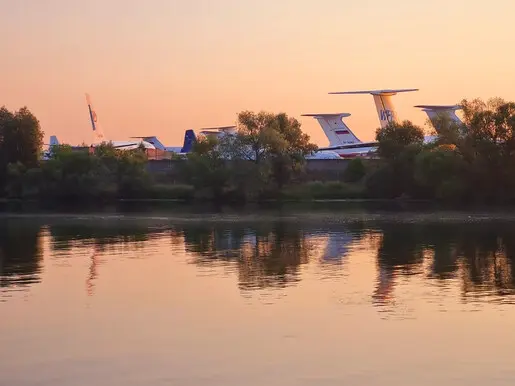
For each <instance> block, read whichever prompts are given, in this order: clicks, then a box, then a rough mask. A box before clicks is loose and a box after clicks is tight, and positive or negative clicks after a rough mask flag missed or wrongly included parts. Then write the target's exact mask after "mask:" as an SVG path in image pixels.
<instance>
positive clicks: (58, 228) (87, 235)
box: [0, 220, 515, 307]
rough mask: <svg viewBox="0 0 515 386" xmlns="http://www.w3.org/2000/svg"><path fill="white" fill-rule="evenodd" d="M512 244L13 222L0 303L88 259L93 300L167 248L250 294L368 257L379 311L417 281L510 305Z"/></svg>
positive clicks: (414, 235) (404, 227)
mask: <svg viewBox="0 0 515 386" xmlns="http://www.w3.org/2000/svg"><path fill="white" fill-rule="evenodd" d="M514 236H515V231H514V230H511V229H510V228H509V227H506V226H503V225H502V224H498V225H496V224H486V225H485V224H460V225H456V224H455V225H450V224H432V225H431V224H402V223H400V224H399V223H397V224H383V223H381V224H367V225H364V224H359V223H356V224H344V225H341V224H337V225H322V226H320V225H318V226H315V225H313V226H311V225H309V224H306V225H299V224H298V223H293V222H292V223H289V222H272V223H260V224H252V225H249V224H245V225H242V224H227V223H224V224H222V223H212V224H206V223H202V224H201V223H188V224H184V225H180V226H179V225H177V226H169V225H167V224H157V225H156V224H151V223H148V224H146V223H145V222H140V221H139V220H138V222H135V223H130V222H127V223H125V222H124V221H117V222H116V223H111V222H109V221H107V222H105V223H104V225H99V224H94V222H90V223H82V224H81V223H77V224H70V223H68V224H57V223H56V224H53V225H52V224H51V225H48V226H44V227H40V226H38V225H35V224H34V223H31V222H30V221H26V220H25V221H23V220H17V221H9V222H8V223H4V224H2V225H0V300H3V301H8V298H9V296H11V295H12V291H15V290H22V291H28V290H30V288H31V287H32V286H36V285H38V283H39V282H40V281H41V272H42V271H43V265H45V270H47V269H51V268H52V264H54V263H53V262H56V261H58V260H62V259H66V261H67V265H70V264H82V262H84V261H88V265H89V266H88V267H87V268H86V271H85V272H84V276H85V281H86V292H87V293H88V294H89V295H93V294H95V292H94V290H95V283H97V282H98V281H99V280H102V266H103V265H106V264H110V258H111V257H125V256H126V257H128V258H131V259H133V258H134V257H141V258H145V259H147V260H148V261H146V262H145V264H152V258H153V256H154V255H155V254H156V253H157V252H158V251H161V252H163V249H167V250H169V251H173V254H174V256H182V258H183V260H184V261H182V263H189V264H192V265H194V266H197V267H199V268H200V267H208V268H210V272H212V273H213V274H215V275H219V274H220V272H219V270H218V267H221V266H223V267H224V270H225V271H226V272H227V269H229V271H230V272H233V273H236V274H237V277H238V283H239V287H240V288H241V289H242V290H246V291H248V290H264V289H267V288H274V287H276V288H285V287H288V286H292V285H298V284H299V283H301V282H302V280H303V279H304V278H305V276H304V275H306V273H305V269H304V268H303V267H308V266H309V267H313V268H315V271H314V272H315V273H314V274H315V275H318V274H317V273H316V272H317V267H321V268H323V269H324V270H327V269H330V270H332V271H334V272H335V273H338V272H343V271H344V272H345V274H346V276H349V277H351V276H352V274H353V271H352V269H353V268H352V267H351V266H349V265H348V262H350V261H357V260H358V259H360V258H362V256H363V252H364V253H365V254H366V255H367V256H371V257H373V259H374V260H373V261H375V264H374V263H372V265H370V264H369V268H370V269H371V270H372V271H373V272H375V282H374V287H375V288H374V290H373V291H372V293H369V294H368V295H367V296H370V299H371V300H370V301H371V303H372V304H374V305H376V306H392V307H396V306H397V305H396V304H397V303H398V302H397V301H395V298H396V297H399V296H401V294H400V293H399V292H398V288H399V286H400V285H402V286H405V285H406V284H405V283H406V282H410V281H413V280H422V282H423V283H426V282H428V281H429V282H436V283H442V284H446V285H447V286H453V285H457V284H458V285H459V291H460V292H461V293H462V296H463V298H464V299H465V301H467V299H473V300H477V299H479V298H484V299H486V300H487V301H490V300H491V299H492V298H493V297H495V298H496V299H498V300H499V301H503V302H506V301H512V298H511V296H512V295H515V241H514V240H515V237H514ZM43 245H47V246H48V248H47V249H48V250H46V251H45V250H44V248H43ZM358 249H359V251H360V254H356V251H357V250H358ZM166 253H168V254H169V253H170V252H166ZM354 259H356V260H354ZM124 264H130V262H129V261H125V263H124ZM177 264H179V263H177ZM360 264H365V263H360ZM120 274H121V275H123V266H122V270H121V271H120ZM400 279H402V280H400ZM54 280H57V279H56V278H54ZM199 280H201V278H199ZM334 280H339V279H338V278H336V279H334ZM440 295H441V294H440Z"/></svg>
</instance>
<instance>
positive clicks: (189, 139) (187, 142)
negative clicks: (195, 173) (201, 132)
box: [132, 129, 197, 154]
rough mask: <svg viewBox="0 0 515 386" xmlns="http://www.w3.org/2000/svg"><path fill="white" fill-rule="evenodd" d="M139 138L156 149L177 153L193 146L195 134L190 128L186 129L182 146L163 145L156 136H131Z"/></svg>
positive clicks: (182, 152) (181, 152) (184, 152)
mask: <svg viewBox="0 0 515 386" xmlns="http://www.w3.org/2000/svg"><path fill="white" fill-rule="evenodd" d="M132 138H139V139H141V140H143V141H145V142H148V143H151V144H152V145H154V147H155V148H156V149H158V150H164V151H168V152H172V153H177V154H187V153H189V152H190V151H191V149H192V148H193V144H194V143H195V142H196V141H197V136H196V135H195V132H194V131H193V130H192V129H188V130H186V131H185V132H184V143H183V145H182V146H165V145H163V143H162V142H161V141H160V140H159V139H157V137H156V136H151V137H132Z"/></svg>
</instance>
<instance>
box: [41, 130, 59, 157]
mask: <svg viewBox="0 0 515 386" xmlns="http://www.w3.org/2000/svg"><path fill="white" fill-rule="evenodd" d="M57 145H59V140H58V139H57V136H55V135H51V136H50V143H49V144H48V148H47V149H46V150H44V151H43V156H42V159H43V160H45V161H46V160H49V159H50V158H52V155H53V147H54V146H57Z"/></svg>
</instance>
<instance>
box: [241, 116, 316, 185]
mask: <svg viewBox="0 0 515 386" xmlns="http://www.w3.org/2000/svg"><path fill="white" fill-rule="evenodd" d="M238 123H239V124H238V134H237V139H236V141H235V142H234V144H235V146H236V149H237V153H238V154H241V155H243V157H242V158H246V159H248V160H251V161H253V162H254V163H255V164H257V165H259V169H260V171H259V174H260V177H261V181H262V182H263V184H264V185H268V186H269V183H270V182H274V183H275V185H276V186H277V188H279V189H280V188H282V187H283V186H284V185H285V184H287V183H288V182H289V181H291V179H292V178H293V177H294V176H295V175H297V174H298V173H300V172H301V171H302V169H303V165H304V161H305V157H306V156H307V155H309V154H311V153H313V152H314V151H316V150H317V146H316V145H314V144H312V143H311V142H310V138H309V136H308V135H307V134H305V133H303V132H302V130H301V124H300V122H299V121H298V120H297V119H295V118H292V117H289V116H288V115H287V114H285V113H279V114H273V113H268V112H264V111H261V112H259V113H257V114H256V113H254V112H251V111H243V112H241V113H240V114H239V115H238Z"/></svg>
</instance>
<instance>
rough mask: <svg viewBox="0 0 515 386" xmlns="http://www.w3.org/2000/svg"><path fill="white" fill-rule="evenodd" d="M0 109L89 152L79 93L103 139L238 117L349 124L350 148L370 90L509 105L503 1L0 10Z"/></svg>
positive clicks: (282, 1) (509, 49)
mask: <svg viewBox="0 0 515 386" xmlns="http://www.w3.org/2000/svg"><path fill="white" fill-rule="evenodd" d="M0 6H1V8H0V9H1V10H2V12H0V32H1V34H2V41H1V43H0V45H1V47H0V48H2V52H3V55H2V59H1V62H0V63H1V64H0V69H1V70H2V71H1V72H0V77H1V88H0V105H2V104H5V105H6V107H8V108H10V109H18V108H19V107H21V106H24V105H26V106H28V107H29V109H31V110H32V111H33V112H34V113H35V114H36V116H37V117H38V118H39V120H40V122H41V125H42V128H43V130H44V132H45V142H46V143H48V136H49V135H51V134H55V135H57V136H58V138H59V139H60V140H61V142H66V143H72V144H76V143H80V142H82V141H85V142H87V143H89V142H91V140H92V134H91V127H90V124H89V121H88V119H89V117H88V112H87V107H86V102H85V97H84V93H85V92H89V93H90V94H91V96H92V99H93V103H94V105H95V107H96V110H97V114H98V119H99V122H100V124H101V126H102V127H103V130H104V132H105V134H106V136H107V138H108V139H112V140H124V139H127V138H128V137H130V136H134V135H157V136H158V137H159V138H160V139H161V141H162V142H164V143H165V144H166V145H168V146H173V145H181V144H182V140H183V137H184V130H186V129H189V128H193V129H198V128H201V127H205V126H218V125H228V124H232V123H235V121H236V115H237V113H238V112H239V111H241V110H245V109H248V110H256V111H258V110H268V111H273V112H280V111H284V112H286V113H288V114H289V115H292V116H294V117H297V118H299V119H300V120H301V122H302V124H303V129H304V130H305V131H306V132H307V133H308V134H309V135H310V136H311V137H312V138H313V140H314V141H315V142H316V143H317V144H319V145H326V144H327V139H326V138H325V136H324V134H323V132H322V130H321V129H320V128H319V126H318V124H317V123H316V121H314V120H313V119H312V118H304V117H300V114H302V113H313V112H339V111H344V112H349V113H351V114H352V116H351V117H350V118H348V119H347V122H348V124H349V126H350V127H351V129H353V131H354V132H355V133H356V135H357V136H358V137H359V138H360V139H363V140H368V139H372V138H373V136H374V131H375V128H376V127H377V126H378V125H379V121H378V118H377V115H376V112H375V107H374V104H373V101H372V97H371V96H369V95H356V96H353V95H328V94H327V93H328V92H330V91H343V90H354V89H369V88H412V87H413V88H419V89H420V91H419V92H415V93H408V94H401V95H398V96H396V97H394V98H395V99H394V101H395V103H396V106H397V112H398V115H399V117H400V118H406V119H411V120H413V121H414V122H415V123H417V124H420V125H422V124H424V122H425V116H424V115H423V113H421V112H419V111H417V110H416V109H414V108H413V107H412V106H413V105H415V104H424V103H425V104H437V103H439V104H451V103H456V102H459V101H460V100H461V99H462V98H475V97H481V98H488V97H491V96H500V97H503V98H505V99H509V100H515V76H514V69H515V51H514V49H513V47H514V43H515V33H514V32H513V15H514V14H515V2H513V1H512V0H491V1H484V0H454V1H449V0H432V1H431V2H427V1H408V0H390V1H386V2H385V1H379V0H359V1H357V0H356V1H348V0H316V1H315V0H259V1H258V0H145V1H143V0H141V1H136V0H132V1H130V0H89V1H78V0H15V1H13V0H0Z"/></svg>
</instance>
